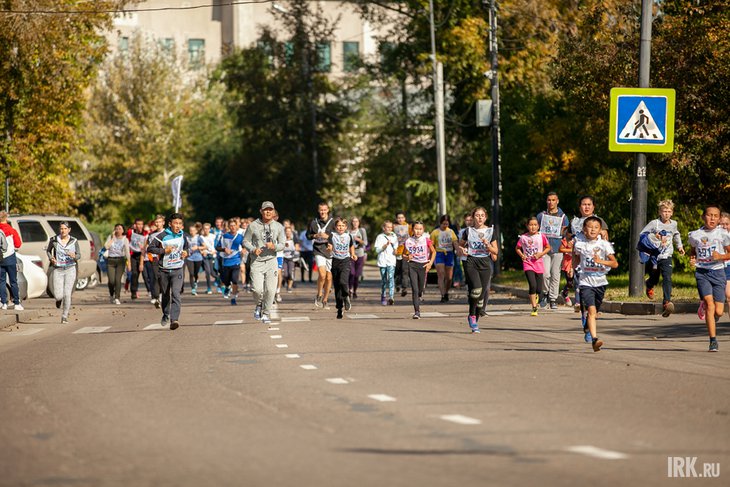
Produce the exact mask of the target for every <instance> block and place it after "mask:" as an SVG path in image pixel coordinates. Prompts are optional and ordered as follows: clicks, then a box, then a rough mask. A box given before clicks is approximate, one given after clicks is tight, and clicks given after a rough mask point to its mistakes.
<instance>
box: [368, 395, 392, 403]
mask: <svg viewBox="0 0 730 487" xmlns="http://www.w3.org/2000/svg"><path fill="white" fill-rule="evenodd" d="M368 397H369V398H370V399H375V400H376V401H380V402H395V400H396V399H395V398H394V397H392V396H389V395H387V394H370V395H368Z"/></svg>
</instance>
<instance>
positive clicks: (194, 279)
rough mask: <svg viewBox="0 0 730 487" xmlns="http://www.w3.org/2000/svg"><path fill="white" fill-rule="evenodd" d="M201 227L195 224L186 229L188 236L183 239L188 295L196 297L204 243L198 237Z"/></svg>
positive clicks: (201, 238)
mask: <svg viewBox="0 0 730 487" xmlns="http://www.w3.org/2000/svg"><path fill="white" fill-rule="evenodd" d="M202 226H203V225H201V224H200V223H195V225H190V227H189V228H188V234H187V235H186V236H185V238H186V239H187V241H188V252H189V254H188V256H187V258H186V259H185V267H187V269H188V275H189V276H190V294H192V295H193V296H196V295H197V294H198V275H199V274H200V269H202V268H203V250H205V242H204V241H203V237H201V236H200V235H198V232H199V230H200V229H201V228H202Z"/></svg>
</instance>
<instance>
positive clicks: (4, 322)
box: [0, 309, 41, 329]
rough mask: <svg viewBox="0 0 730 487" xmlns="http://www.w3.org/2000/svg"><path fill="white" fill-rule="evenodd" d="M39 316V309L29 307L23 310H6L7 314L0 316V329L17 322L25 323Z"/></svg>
mask: <svg viewBox="0 0 730 487" xmlns="http://www.w3.org/2000/svg"><path fill="white" fill-rule="evenodd" d="M40 316H41V310H37V309H31V310H25V311H13V310H8V312H7V314H3V315H2V316H0V329H2V328H7V327H9V326H13V325H16V324H18V323H27V322H28V321H30V320H34V319H36V318H39V317H40Z"/></svg>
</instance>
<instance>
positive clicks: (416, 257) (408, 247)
mask: <svg viewBox="0 0 730 487" xmlns="http://www.w3.org/2000/svg"><path fill="white" fill-rule="evenodd" d="M412 228H413V236H412V237H408V238H407V239H406V241H405V244H404V246H405V249H404V251H403V258H404V259H405V260H406V261H407V262H408V274H409V276H408V277H409V279H410V281H411V293H412V294H413V296H412V298H413V311H414V313H413V319H414V320H417V319H420V318H421V306H420V305H421V299H423V291H424V290H425V289H426V274H428V271H429V270H431V266H433V261H434V259H435V258H436V249H434V248H433V244H432V243H431V239H430V238H428V236H427V235H424V234H423V230H424V228H423V222H420V221H417V222H413V225H412Z"/></svg>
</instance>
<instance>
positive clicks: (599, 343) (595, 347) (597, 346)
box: [592, 338, 603, 352]
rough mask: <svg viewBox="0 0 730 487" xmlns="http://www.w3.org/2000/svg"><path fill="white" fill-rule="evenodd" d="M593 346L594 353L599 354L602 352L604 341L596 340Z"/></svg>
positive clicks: (593, 341)
mask: <svg viewBox="0 0 730 487" xmlns="http://www.w3.org/2000/svg"><path fill="white" fill-rule="evenodd" d="M592 346H593V351H594V352H598V351H600V350H601V347H602V346H603V341H602V340H600V339H598V338H596V339H595V340H592Z"/></svg>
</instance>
